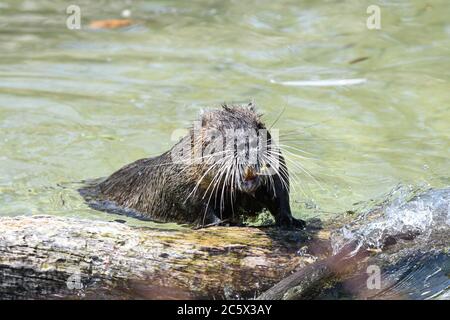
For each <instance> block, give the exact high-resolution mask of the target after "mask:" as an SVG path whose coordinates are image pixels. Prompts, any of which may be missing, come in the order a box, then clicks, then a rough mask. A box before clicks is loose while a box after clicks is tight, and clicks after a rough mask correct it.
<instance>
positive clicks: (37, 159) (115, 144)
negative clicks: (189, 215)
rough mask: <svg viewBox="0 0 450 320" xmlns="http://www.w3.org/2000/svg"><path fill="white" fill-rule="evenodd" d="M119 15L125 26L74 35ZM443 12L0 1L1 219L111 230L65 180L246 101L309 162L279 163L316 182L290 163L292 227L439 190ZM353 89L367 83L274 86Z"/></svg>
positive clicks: (270, 4)
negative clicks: (75, 24) (92, 224)
mask: <svg viewBox="0 0 450 320" xmlns="http://www.w3.org/2000/svg"><path fill="white" fill-rule="evenodd" d="M374 2H376V3H374ZM68 4H76V5H78V6H79V7H80V8H81V23H82V29H81V30H69V29H67V28H66V18H67V15H66V13H65V11H66V6H67V5H68ZM370 4H378V5H379V6H380V8H381V30H369V29H367V27H366V19H367V17H368V16H369V15H368V14H367V13H366V9H367V7H368V6H369V5H370ZM123 10H130V12H131V19H133V20H134V21H135V22H136V23H135V24H134V25H132V26H130V27H126V28H122V29H114V30H92V29H90V28H89V27H88V26H89V23H90V22H91V21H93V20H98V19H112V18H114V19H116V18H120V17H121V12H122V11H123ZM449 16H450V7H449V5H448V1H444V0H442V1H428V2H424V1H421V0H417V1H398V0H397V1H347V2H341V1H321V2H318V1H317V2H316V1H277V2H275V1H170V2H169V1H132V2H131V1H95V2H94V1H75V0H74V1H69V2H68V1H16V0H14V1H13V0H11V1H0V215H23V214H25V215H31V214H55V215H66V216H76V217H85V218H86V217H92V218H96V219H108V220H111V219H112V217H111V215H108V214H105V213H101V212H96V211H93V210H91V209H89V208H88V207H87V206H86V205H85V204H84V203H83V201H82V199H81V198H80V196H79V195H78V194H77V192H76V191H75V189H76V187H77V184H76V182H78V181H80V180H83V179H88V178H95V177H101V176H106V175H108V174H110V173H112V172H113V171H115V170H116V169H118V168H119V167H121V166H122V165H124V164H126V163H129V162H131V161H134V160H136V159H139V158H143V157H146V156H150V155H157V154H159V153H161V152H163V151H165V150H167V149H168V148H170V146H171V145H172V144H173V141H171V134H172V132H173V131H174V130H176V129H178V128H184V127H187V126H188V125H189V124H190V123H191V121H192V120H193V119H195V118H196V115H197V114H198V112H199V110H200V109H201V108H202V107H208V106H217V105H219V104H221V103H222V102H225V101H226V102H248V101H250V100H251V99H254V101H255V102H256V103H257V105H259V107H260V110H261V111H262V112H263V113H264V114H265V119H266V121H267V123H268V124H271V123H272V122H273V121H274V120H276V118H277V117H278V115H279V114H280V112H281V111H282V110H283V109H284V112H283V114H282V115H281V118H280V119H279V120H278V121H277V122H276V124H275V125H274V127H275V128H277V129H279V130H280V132H281V134H283V133H288V132H289V133H290V134H291V135H288V136H286V137H287V138H286V139H285V142H284V143H285V144H287V145H290V146H291V149H289V150H291V151H294V153H296V154H301V155H305V156H307V157H309V158H312V159H303V160H301V161H300V160H299V159H298V158H295V157H294V158H292V159H293V160H294V161H297V163H300V164H301V165H302V166H303V167H304V168H305V169H306V170H307V171H308V172H310V174H311V175H312V176H313V177H314V179H313V178H311V177H310V176H309V175H308V174H305V173H303V172H301V171H299V170H298V169H296V168H294V167H292V166H291V171H292V172H295V173H296V174H295V175H296V176H297V179H296V180H298V181H297V183H294V186H295V191H293V192H292V206H293V210H294V213H295V215H297V216H308V217H312V216H319V217H328V216H329V215H331V214H332V213H336V214H341V213H342V212H345V211H346V210H349V209H352V208H353V206H354V205H353V204H354V203H356V202H359V201H367V200H369V199H371V198H373V197H378V196H379V195H380V194H383V193H386V192H388V191H389V190H391V189H392V188H393V187H394V186H396V185H397V184H399V183H403V184H411V185H415V186H416V185H431V186H436V187H439V186H446V185H449V184H450V176H449V173H448V170H449V167H450V159H449V155H450V129H449V125H450V106H449V104H450V22H449ZM362 57H367V58H368V59H366V60H364V61H360V62H357V63H350V62H351V61H353V60H355V59H358V58H362ZM353 78H364V79H367V81H366V82H365V83H362V84H358V85H351V86H327V87H305V86H285V85H282V84H279V82H283V81H300V80H302V81H306V80H329V79H353ZM271 80H275V83H273V82H271ZM292 147H294V148H299V149H301V150H304V151H307V152H309V153H311V154H312V155H310V154H304V153H300V152H299V151H297V150H296V149H292ZM129 220H130V219H129Z"/></svg>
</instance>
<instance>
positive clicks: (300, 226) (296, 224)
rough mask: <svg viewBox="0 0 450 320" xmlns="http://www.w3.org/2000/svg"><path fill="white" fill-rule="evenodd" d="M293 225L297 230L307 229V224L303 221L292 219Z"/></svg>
mask: <svg viewBox="0 0 450 320" xmlns="http://www.w3.org/2000/svg"><path fill="white" fill-rule="evenodd" d="M292 224H293V225H294V227H295V228H298V229H305V227H306V222H305V221H304V220H301V219H295V218H292Z"/></svg>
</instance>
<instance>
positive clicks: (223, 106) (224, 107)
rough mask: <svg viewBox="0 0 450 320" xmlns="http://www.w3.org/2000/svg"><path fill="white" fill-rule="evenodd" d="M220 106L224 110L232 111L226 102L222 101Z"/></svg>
mask: <svg viewBox="0 0 450 320" xmlns="http://www.w3.org/2000/svg"><path fill="white" fill-rule="evenodd" d="M222 108H223V110H225V111H232V110H231V108H230V107H229V106H228V105H227V104H226V103H223V104H222Z"/></svg>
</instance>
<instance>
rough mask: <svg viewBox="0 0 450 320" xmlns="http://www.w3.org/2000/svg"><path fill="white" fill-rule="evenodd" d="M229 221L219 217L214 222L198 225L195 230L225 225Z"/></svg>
mask: <svg viewBox="0 0 450 320" xmlns="http://www.w3.org/2000/svg"><path fill="white" fill-rule="evenodd" d="M227 223H228V219H224V220H220V219H218V220H216V221H214V222H212V223H208V224H205V225H199V226H196V227H194V228H193V229H194V230H198V229H203V228H209V227H217V226H223V225H225V224H227Z"/></svg>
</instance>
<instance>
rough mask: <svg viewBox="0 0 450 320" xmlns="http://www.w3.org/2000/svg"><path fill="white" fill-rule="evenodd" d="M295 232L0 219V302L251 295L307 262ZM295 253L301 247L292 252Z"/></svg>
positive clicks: (304, 240)
mask: <svg viewBox="0 0 450 320" xmlns="http://www.w3.org/2000/svg"><path fill="white" fill-rule="evenodd" d="M308 238H309V236H308V234H307V233H305V232H301V231H291V232H280V230H278V229H271V228H249V227H211V228H206V229H200V230H191V229H187V228H183V229H179V230H162V229H157V228H149V227H145V228H144V227H130V226H127V225H124V224H121V223H117V222H102V221H92V220H80V219H74V218H62V217H54V216H32V217H29V216H21V217H2V218H0V298H2V299H5V298H6V299H17V298H24V299H28V298H38V299H39V298H74V297H79V298H148V299H157V298H165V299H168V298H185V299H186V298H251V297H256V296H258V295H259V294H260V293H262V292H263V291H265V290H266V289H268V288H269V287H271V286H272V285H274V284H275V283H277V282H278V281H280V280H281V279H283V278H284V277H286V276H288V275H289V274H290V273H291V272H293V271H295V270H296V269H299V268H302V267H304V266H306V265H308V264H310V263H312V262H313V261H314V259H315V257H313V256H311V255H308V254H306V255H305V254H299V250H300V249H301V248H302V247H304V246H305V245H307V244H308V241H309V240H308ZM300 251H301V250H300Z"/></svg>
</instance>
